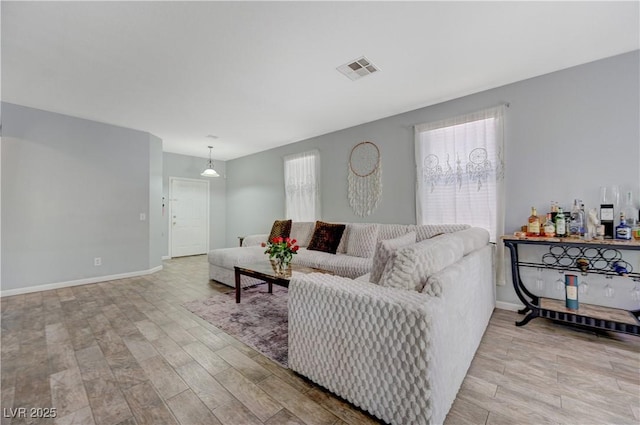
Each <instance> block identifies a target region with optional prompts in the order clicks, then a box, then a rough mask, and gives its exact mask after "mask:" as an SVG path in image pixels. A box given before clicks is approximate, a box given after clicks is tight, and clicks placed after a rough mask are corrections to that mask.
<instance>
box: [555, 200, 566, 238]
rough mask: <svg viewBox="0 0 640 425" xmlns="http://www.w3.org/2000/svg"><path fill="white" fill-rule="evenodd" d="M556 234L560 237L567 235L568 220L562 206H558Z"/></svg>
mask: <svg viewBox="0 0 640 425" xmlns="http://www.w3.org/2000/svg"><path fill="white" fill-rule="evenodd" d="M556 236H558V237H559V238H564V237H565V236H567V222H566V221H565V218H564V212H562V208H561V207H558V213H557V214H556Z"/></svg>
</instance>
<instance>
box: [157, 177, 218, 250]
mask: <svg viewBox="0 0 640 425" xmlns="http://www.w3.org/2000/svg"><path fill="white" fill-rule="evenodd" d="M176 180H182V181H190V182H199V183H203V182H204V183H206V184H207V245H206V252H205V254H206V253H208V252H209V241H210V239H211V235H210V234H209V229H210V228H211V223H210V220H211V200H210V197H211V181H209V180H204V179H190V178H187V177H172V176H169V216H168V217H167V218H168V219H169V220H168V222H167V224H168V226H169V231H168V235H169V237H168V238H167V239H168V241H169V258H173V224H172V220H173V201H174V199H173V182H174V181H176Z"/></svg>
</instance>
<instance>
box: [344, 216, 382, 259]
mask: <svg viewBox="0 0 640 425" xmlns="http://www.w3.org/2000/svg"><path fill="white" fill-rule="evenodd" d="M379 231H380V225H379V224H377V223H354V224H352V225H351V226H349V232H348V233H347V237H346V240H347V247H346V253H347V255H353V256H354V257H362V258H371V257H372V256H373V252H374V251H375V247H376V241H377V240H378V233H379ZM344 239H345V238H344V237H343V240H344Z"/></svg>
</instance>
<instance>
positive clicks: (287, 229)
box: [268, 220, 291, 242]
mask: <svg viewBox="0 0 640 425" xmlns="http://www.w3.org/2000/svg"><path fill="white" fill-rule="evenodd" d="M289 233H291V220H276V221H274V222H273V226H272V227H271V233H270V234H269V239H268V240H269V242H271V241H272V240H273V238H277V237H278V236H280V237H281V238H283V239H284V238H288V237H289Z"/></svg>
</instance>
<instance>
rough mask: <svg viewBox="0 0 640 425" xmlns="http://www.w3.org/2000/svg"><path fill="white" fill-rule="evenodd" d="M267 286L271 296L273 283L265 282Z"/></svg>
mask: <svg viewBox="0 0 640 425" xmlns="http://www.w3.org/2000/svg"><path fill="white" fill-rule="evenodd" d="M267 284H268V285H269V293H270V294H273V283H271V282H267Z"/></svg>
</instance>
